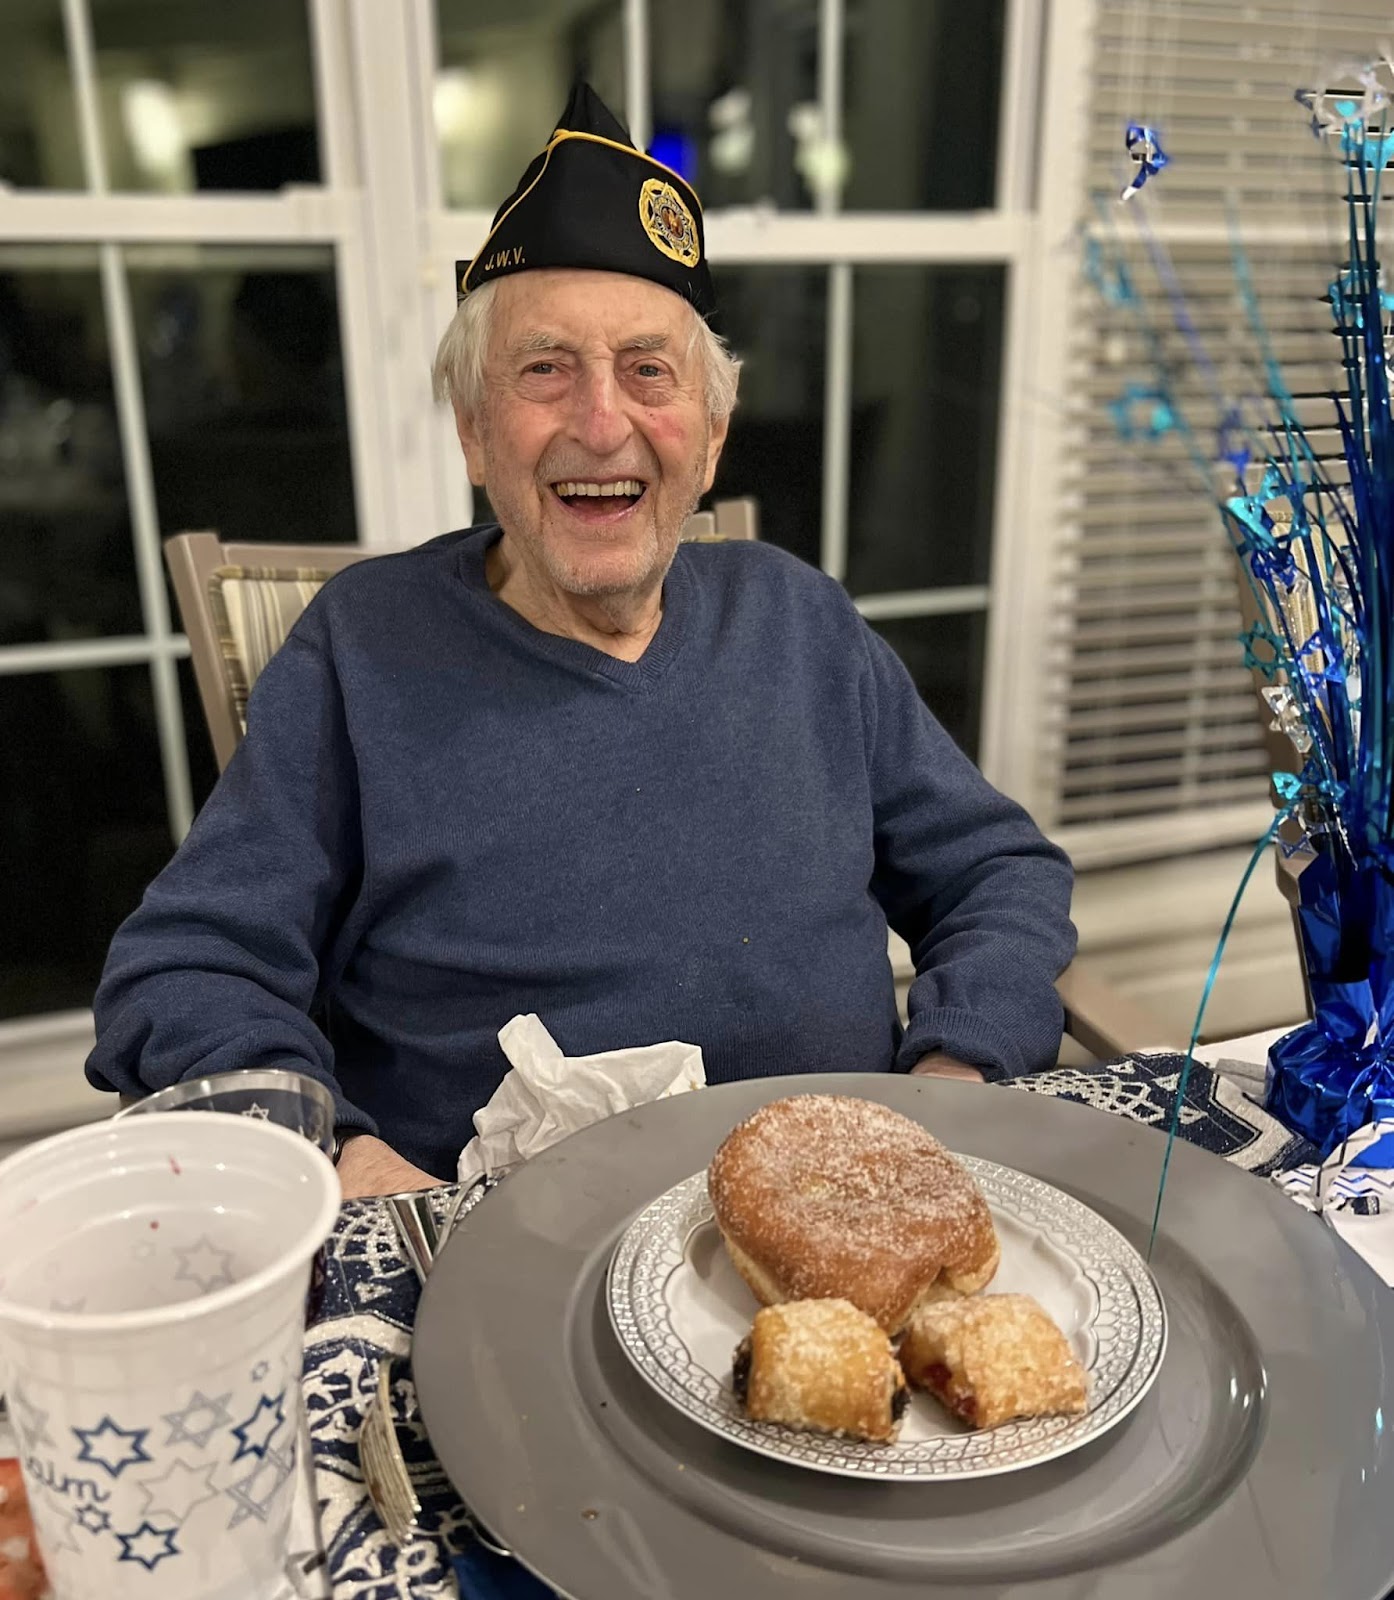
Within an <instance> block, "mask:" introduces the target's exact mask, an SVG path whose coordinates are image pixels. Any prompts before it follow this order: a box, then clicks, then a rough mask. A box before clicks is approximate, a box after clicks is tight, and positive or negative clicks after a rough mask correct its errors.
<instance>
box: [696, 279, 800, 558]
mask: <svg viewBox="0 0 1394 1600" xmlns="http://www.w3.org/2000/svg"><path fill="white" fill-rule="evenodd" d="M827 285H828V275H827V269H826V268H825V267H722V268H720V269H719V270H718V271H717V272H716V293H717V300H718V302H719V304H720V307H721V321H720V326H721V329H722V332H723V333H724V334H725V335H726V337H727V338H728V339H729V341H730V344H731V347H732V349H734V350H735V352H736V354H737V355H739V356H740V357H741V358H742V359H743V361H744V363H745V364H744V366H743V367H742V369H741V387H740V402H739V404H738V405H737V407H736V411H735V415H734V416H733V417H732V418H731V432H730V434H729V436H728V437H727V440H726V449H725V452H724V453H723V455H722V458H721V464H720V466H719V467H718V468H717V475H716V483H715V485H714V487H713V490H712V494H713V496H715V497H717V498H721V499H725V498H727V497H729V496H732V495H747V494H748V495H754V496H755V498H756V499H757V500H758V501H759V502H760V537H761V538H762V539H767V540H768V541H769V542H770V543H771V544H778V545H782V546H783V547H784V548H785V549H786V550H792V551H793V552H794V554H795V555H799V556H802V557H803V558H804V560H805V561H811V562H813V563H814V565H817V562H818V550H819V534H820V519H821V516H822V504H823V482H822V473H823V372H824V367H825V365H826V348H827V340H826V327H827V321H826V319H827Z"/></svg>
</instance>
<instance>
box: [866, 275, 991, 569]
mask: <svg viewBox="0 0 1394 1600" xmlns="http://www.w3.org/2000/svg"><path fill="white" fill-rule="evenodd" d="M1002 291H1003V271H1002V269H1001V268H1000V267H996V266H982V267H978V266H970V267H919V266H914V267H899V266H897V267H858V268H856V270H855V276H854V295H853V302H854V323H853V328H854V354H853V363H852V439H851V460H850V484H851V504H850V506H849V508H848V552H847V584H848V587H849V588H850V589H851V591H852V593H853V594H875V593H880V592H885V591H894V590H901V589H931V588H939V587H947V586H955V585H959V584H980V583H985V582H986V581H987V575H988V567H989V562H990V559H991V552H992V510H993V491H994V484H995V480H996V472H997V412H998V397H999V391H1000V389H1001V368H1002Z"/></svg>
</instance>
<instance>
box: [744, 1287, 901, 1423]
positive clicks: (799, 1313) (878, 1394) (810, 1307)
mask: <svg viewBox="0 0 1394 1600" xmlns="http://www.w3.org/2000/svg"><path fill="white" fill-rule="evenodd" d="M732 1376H733V1379H734V1383H735V1390H736V1398H737V1400H739V1401H740V1403H741V1406H742V1407H743V1409H744V1410H745V1413H746V1415H747V1416H749V1417H751V1418H752V1419H753V1420H754V1421H756V1422H781V1423H783V1424H784V1425H785V1427H788V1428H803V1429H806V1430H808V1431H810V1432H814V1433H836V1434H843V1435H845V1436H846V1437H847V1438H851V1439H867V1440H873V1441H876V1442H878V1443H883V1444H884V1443H888V1442H889V1441H890V1440H892V1439H894V1438H895V1436H896V1434H897V1433H898V1432H899V1430H900V1419H901V1417H903V1416H904V1414H905V1408H906V1406H907V1405H908V1404H909V1401H910V1392H909V1390H908V1389H907V1388H906V1386H905V1375H904V1373H903V1372H902V1371H901V1370H900V1363H899V1362H898V1361H897V1360H896V1358H895V1355H894V1353H893V1352H892V1350H891V1342H890V1340H889V1339H888V1338H887V1337H886V1335H885V1332H884V1330H883V1329H882V1328H881V1327H880V1325H879V1324H878V1323H877V1322H876V1320H875V1318H874V1317H869V1316H867V1314H866V1313H865V1312H864V1311H858V1310H857V1308H856V1306H854V1305H851V1304H850V1303H849V1302H848V1301H846V1300H791V1301H787V1302H785V1303H784V1304H783V1305H778V1306H767V1307H766V1308H765V1309H764V1310H763V1311H760V1312H758V1313H757V1314H756V1317H755V1324H754V1326H753V1327H752V1328H751V1330H750V1332H749V1333H748V1334H747V1335H746V1336H745V1338H744V1339H742V1340H741V1342H740V1344H739V1346H738V1347H737V1349H736V1354H735V1358H734V1361H733V1363H732Z"/></svg>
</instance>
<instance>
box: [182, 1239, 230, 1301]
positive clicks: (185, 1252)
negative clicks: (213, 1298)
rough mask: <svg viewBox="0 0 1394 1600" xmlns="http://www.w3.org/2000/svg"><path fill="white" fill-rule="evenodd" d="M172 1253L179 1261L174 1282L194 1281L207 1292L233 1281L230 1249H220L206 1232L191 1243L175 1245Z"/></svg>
mask: <svg viewBox="0 0 1394 1600" xmlns="http://www.w3.org/2000/svg"><path fill="white" fill-rule="evenodd" d="M174 1254H175V1256H176V1257H177V1258H178V1261H179V1271H178V1272H176V1273H175V1274H174V1281H175V1282H176V1283H178V1282H181V1281H182V1282H184V1283H196V1284H197V1285H198V1286H199V1288H200V1290H202V1292H203V1293H204V1294H207V1293H208V1292H209V1291H210V1290H212V1289H222V1288H224V1287H225V1286H226V1285H227V1284H229V1283H231V1282H232V1281H233V1270H232V1251H231V1250H220V1249H219V1248H218V1246H217V1245H215V1244H214V1243H213V1241H212V1240H211V1239H210V1238H209V1237H208V1235H207V1234H206V1233H205V1234H201V1235H200V1236H199V1238H197V1239H196V1240H195V1241H194V1242H193V1244H177V1245H175V1247H174Z"/></svg>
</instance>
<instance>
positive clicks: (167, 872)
mask: <svg viewBox="0 0 1394 1600" xmlns="http://www.w3.org/2000/svg"><path fill="white" fill-rule="evenodd" d="M361 882H362V843H361V830H360V823H359V805H358V785H357V776H356V770H355V764H354V761H353V756H352V751H351V747H350V744H349V739H348V731H347V725H346V721H345V715H344V706H343V701H342V696H341V692H340V688H339V684H338V680H337V677H336V675H335V672H334V669H333V666H332V663H331V662H330V660H329V659H328V658H327V656H326V655H325V654H324V652H323V651H322V650H321V649H320V648H319V647H318V645H317V644H315V643H314V642H312V641H311V640H309V639H307V638H306V637H304V634H303V632H302V631H301V630H297V632H295V633H293V634H292V635H291V637H290V639H289V640H288V641H287V642H286V644H285V646H284V647H283V648H282V649H281V650H280V651H279V652H278V653H277V654H276V655H275V656H274V657H273V659H272V660H271V661H270V663H269V664H268V665H267V667H266V669H265V671H264V672H263V673H262V675H261V677H260V678H259V679H258V680H257V684H256V687H255V689H254V690H253V693H252V697H251V703H250V705H249V708H248V730H247V736H246V738H245V739H244V740H243V741H242V744H241V745H240V746H239V748H238V750H237V752H236V754H235V755H234V756H233V758H232V761H231V762H230V763H229V764H228V769H227V771H226V772H225V773H224V775H223V777H222V779H221V780H220V781H219V783H218V785H217V787H216V789H215V790H214V791H213V794H212V796H211V797H210V798H209V800H208V803H207V804H206V805H205V806H204V808H203V810H202V811H201V812H200V813H199V815H198V817H197V819H196V820H195V822H194V826H193V828H192V829H191V830H190V832H189V836H188V838H187V839H186V840H185V841H184V843H183V845H182V846H181V847H180V849H179V850H178V851H177V852H176V854H175V856H174V858H173V860H172V861H171V862H170V863H169V865H168V866H167V867H166V868H165V869H164V871H163V872H161V873H160V875H159V876H158V877H157V878H156V879H155V881H154V882H153V883H152V884H151V885H150V887H149V889H148V890H147V891H146V893H145V897H144V899H143V900H142V901H141V904H140V906H139V908H138V909H137V910H136V911H135V912H134V913H133V914H132V915H131V916H130V917H128V918H127V919H126V921H125V922H124V923H123V924H122V925H121V927H120V928H119V929H118V930H117V933H116V937H115V939H114V940H113V941H112V945H111V950H110V952H109V954H108V956H107V962H106V968H105V970H104V972H103V974H102V981H101V984H100V986H99V987H98V990H97V994H96V999H95V1001H94V1003H93V1011H94V1013H95V1018H96V1029H97V1043H96V1048H95V1049H94V1050H93V1051H92V1054H91V1056H90V1057H89V1058H88V1061H87V1076H88V1078H89V1079H90V1081H91V1082H92V1083H93V1084H95V1085H96V1087H97V1088H99V1089H115V1090H119V1091H121V1092H123V1093H126V1094H144V1093H149V1092H150V1091H152V1090H155V1089H161V1088H165V1087H167V1086H168V1085H169V1084H171V1083H176V1082H178V1081H180V1080H181V1079H184V1078H192V1077H198V1076H200V1075H201V1074H204V1073H214V1072H225V1071H228V1070H231V1069H233V1068H237V1067H272V1066H279V1067H289V1068H292V1069H294V1070H295V1071H297V1072H303V1073H306V1074H308V1075H309V1076H311V1077H315V1078H318V1079H319V1080H320V1081H321V1082H322V1083H324V1084H325V1085H326V1086H327V1087H328V1088H329V1089H330V1090H331V1091H332V1092H333V1094H334V1098H335V1102H336V1107H337V1121H338V1123H339V1125H340V1126H345V1127H356V1128H363V1129H366V1130H368V1131H369V1132H375V1131H376V1129H375V1128H374V1125H373V1123H372V1120H371V1119H370V1118H369V1117H367V1116H366V1115H365V1114H364V1113H363V1112H361V1111H360V1110H358V1108H357V1107H355V1106H352V1105H350V1104H349V1103H348V1102H347V1101H345V1099H344V1098H343V1095H342V1093H341V1092H340V1090H339V1086H338V1084H337V1082H336V1080H335V1077H334V1057H333V1050H332V1048H331V1046H330V1044H329V1041H328V1039H326V1038H325V1036H324V1034H323V1033H322V1032H321V1031H320V1029H319V1028H317V1027H316V1026H315V1024H314V1022H313V1021H312V1020H311V1018H310V1012H311V1009H312V1007H313V1006H314V1003H315V1001H316V998H317V997H318V996H319V994H320V993H321V990H322V987H323V984H324V980H325V978H326V977H327V976H328V974H327V973H324V972H322V963H323V962H325V961H326V960H327V956H326V952H328V951H329V950H330V949H331V947H332V945H333V943H334V941H335V937H336V934H337V933H338V932H339V930H340V929H341V927H342V924H343V921H344V918H345V916H346V915H347V912H348V910H349V908H350V907H351V906H352V904H353V902H354V899H355V897H356V896H357V894H358V891H359V888H360V885H361Z"/></svg>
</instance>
